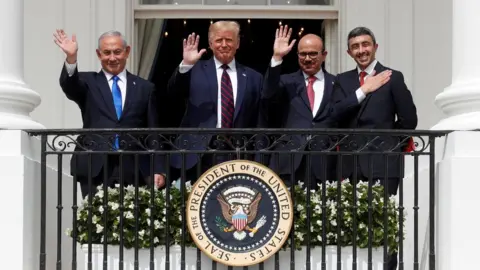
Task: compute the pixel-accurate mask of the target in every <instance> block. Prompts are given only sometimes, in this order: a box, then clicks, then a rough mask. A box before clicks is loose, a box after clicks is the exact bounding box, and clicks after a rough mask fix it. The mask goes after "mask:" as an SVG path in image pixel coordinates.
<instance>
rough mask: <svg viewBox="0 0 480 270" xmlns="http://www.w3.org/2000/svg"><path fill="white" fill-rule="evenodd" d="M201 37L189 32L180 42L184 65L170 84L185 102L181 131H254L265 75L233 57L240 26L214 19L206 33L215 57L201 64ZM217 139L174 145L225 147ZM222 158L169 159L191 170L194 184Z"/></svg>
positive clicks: (186, 137) (190, 137) (187, 137)
mask: <svg viewBox="0 0 480 270" xmlns="http://www.w3.org/2000/svg"><path fill="white" fill-rule="evenodd" d="M199 39H200V36H199V35H196V34H195V33H192V34H191V35H189V36H188V38H187V39H185V40H184V41H183V61H182V62H181V63H180V65H179V67H178V68H177V70H176V71H175V72H174V74H173V75H172V77H171V78H170V81H169V86H168V90H169V93H170V96H171V97H172V98H174V99H181V100H184V101H186V107H187V108H186V112H185V115H184V117H183V119H182V122H181V124H180V127H185V128H219V129H229V128H255V127H257V124H258V121H259V118H260V115H261V114H260V89H261V88H262V79H263V76H262V75H261V74H260V73H258V72H256V71H255V70H253V69H251V68H249V67H246V66H244V65H242V64H240V63H238V61H236V59H235V53H236V51H237V49H238V48H239V46H240V26H239V24H238V23H237V22H234V21H217V22H215V23H213V24H211V25H210V28H209V30H208V43H209V48H210V49H211V50H212V52H213V57H212V58H210V59H208V60H200V58H201V57H202V55H203V54H204V53H205V52H206V49H201V50H198V44H199ZM222 141H223V138H218V137H217V136H212V135H208V136H204V135H195V134H183V135H181V136H180V137H179V139H178V141H177V147H179V148H184V149H191V150H205V149H207V148H216V149H218V148H229V149H231V145H229V143H228V142H223V143H222ZM228 159H229V157H226V156H225V155H216V156H211V155H197V154H187V155H185V156H184V157H182V155H180V154H175V155H172V158H171V165H172V166H173V167H174V168H177V169H185V170H189V171H188V174H189V176H188V177H189V179H188V180H192V181H194V180H196V178H197V176H198V174H197V171H198V170H197V169H198V168H197V167H196V165H197V164H198V163H199V161H200V162H201V166H200V167H199V168H200V171H205V170H206V169H208V168H210V167H211V166H212V165H215V164H218V163H220V162H223V161H226V160H228Z"/></svg>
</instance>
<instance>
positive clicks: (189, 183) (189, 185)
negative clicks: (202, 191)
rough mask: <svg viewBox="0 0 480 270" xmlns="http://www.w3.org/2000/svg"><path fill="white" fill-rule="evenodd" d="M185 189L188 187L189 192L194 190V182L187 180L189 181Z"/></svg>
mask: <svg viewBox="0 0 480 270" xmlns="http://www.w3.org/2000/svg"><path fill="white" fill-rule="evenodd" d="M185 189H186V190H187V191H188V192H190V191H192V183H191V182H190V181H187V182H186V183H185Z"/></svg>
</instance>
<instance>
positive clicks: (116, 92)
mask: <svg viewBox="0 0 480 270" xmlns="http://www.w3.org/2000/svg"><path fill="white" fill-rule="evenodd" d="M112 80H113V84H112V95H113V104H114V105H115V111H116V113H117V119H119V120H120V117H121V116H122V92H120V87H118V80H119V78H118V77H117V76H113V77H112ZM115 137H116V138H115V149H119V148H120V143H119V139H118V135H116V136H115Z"/></svg>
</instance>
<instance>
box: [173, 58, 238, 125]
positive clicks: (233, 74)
mask: <svg viewBox="0 0 480 270" xmlns="http://www.w3.org/2000/svg"><path fill="white" fill-rule="evenodd" d="M213 60H214V62H215V70H216V71H217V73H216V75H217V86H218V90H217V92H218V94H217V126H216V127H217V128H221V127H222V74H223V68H222V65H223V64H222V63H221V62H220V61H218V60H217V58H215V57H213ZM192 67H193V65H184V64H183V62H182V63H180V66H179V68H178V71H179V72H180V73H186V72H188V71H189V70H190V69H191V68H192ZM228 67H229V69H227V74H228V75H229V76H230V81H231V82H232V91H233V104H234V106H235V105H236V104H237V89H238V80H237V68H236V65H235V59H233V60H232V62H230V63H229V64H228Z"/></svg>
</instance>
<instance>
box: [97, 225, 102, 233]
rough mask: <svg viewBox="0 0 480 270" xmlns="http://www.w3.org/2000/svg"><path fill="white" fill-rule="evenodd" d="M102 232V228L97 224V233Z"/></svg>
mask: <svg viewBox="0 0 480 270" xmlns="http://www.w3.org/2000/svg"><path fill="white" fill-rule="evenodd" d="M102 231H103V226H102V225H100V224H97V233H101V232H102Z"/></svg>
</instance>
